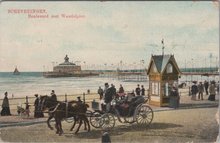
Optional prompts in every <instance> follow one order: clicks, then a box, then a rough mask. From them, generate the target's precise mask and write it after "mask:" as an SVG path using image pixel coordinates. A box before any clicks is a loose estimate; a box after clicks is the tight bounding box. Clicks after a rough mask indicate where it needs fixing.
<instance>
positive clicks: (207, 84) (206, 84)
mask: <svg viewBox="0 0 220 143" xmlns="http://www.w3.org/2000/svg"><path fill="white" fill-rule="evenodd" d="M204 86H205V92H206V95H208V94H209V92H208V88H209V82H207V81H206V80H205V82H204Z"/></svg>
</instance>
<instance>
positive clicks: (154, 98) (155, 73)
mask: <svg viewBox="0 0 220 143" xmlns="http://www.w3.org/2000/svg"><path fill="white" fill-rule="evenodd" d="M180 74H181V72H180V70H179V67H178V65H177V63H176V60H175V58H174V55H152V56H151V60H150V64H149V66H148V71H147V75H149V96H150V104H151V105H155V106H160V107H162V106H168V105H169V94H170V89H171V88H172V87H173V86H178V85H177V84H178V78H179V76H180Z"/></svg>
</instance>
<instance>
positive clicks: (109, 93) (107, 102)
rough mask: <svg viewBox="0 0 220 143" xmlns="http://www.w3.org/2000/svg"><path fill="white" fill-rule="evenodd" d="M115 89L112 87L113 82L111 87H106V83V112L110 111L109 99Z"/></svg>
mask: <svg viewBox="0 0 220 143" xmlns="http://www.w3.org/2000/svg"><path fill="white" fill-rule="evenodd" d="M115 91H116V89H115V88H114V86H113V84H112V86H111V88H108V85H107V89H106V92H105V99H104V100H105V104H106V112H109V111H110V108H111V101H112V99H113V95H114V92H115Z"/></svg>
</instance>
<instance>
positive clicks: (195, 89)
mask: <svg viewBox="0 0 220 143" xmlns="http://www.w3.org/2000/svg"><path fill="white" fill-rule="evenodd" d="M191 93H192V97H191V100H196V94H197V93H198V87H197V85H196V82H195V81H194V82H193V85H192V87H191Z"/></svg>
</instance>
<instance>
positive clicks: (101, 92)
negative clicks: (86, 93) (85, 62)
mask: <svg viewBox="0 0 220 143" xmlns="http://www.w3.org/2000/svg"><path fill="white" fill-rule="evenodd" d="M98 94H99V96H100V100H101V99H102V97H103V94H104V91H103V89H102V88H101V86H99V89H98Z"/></svg>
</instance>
